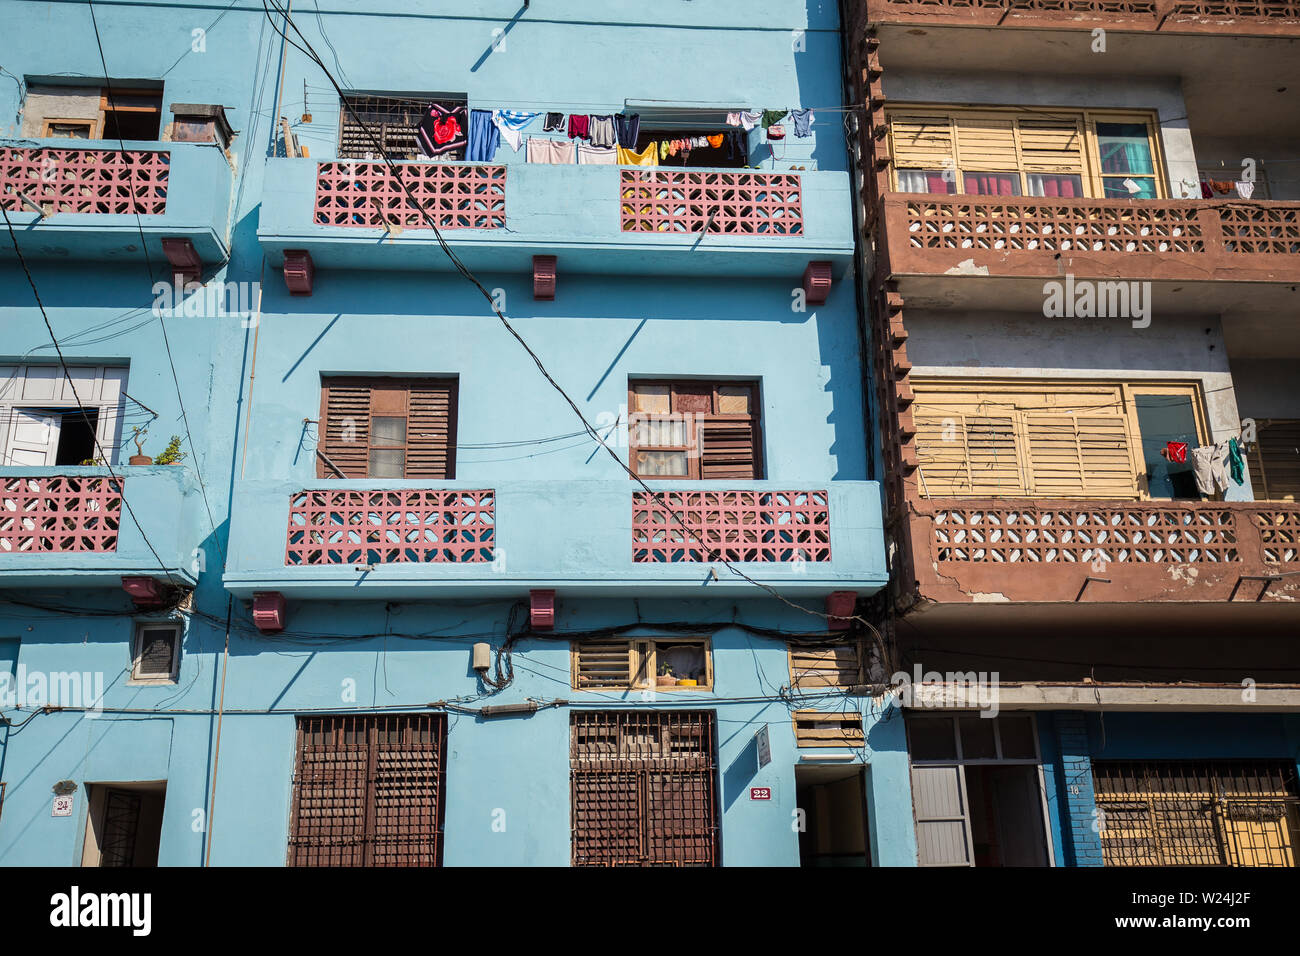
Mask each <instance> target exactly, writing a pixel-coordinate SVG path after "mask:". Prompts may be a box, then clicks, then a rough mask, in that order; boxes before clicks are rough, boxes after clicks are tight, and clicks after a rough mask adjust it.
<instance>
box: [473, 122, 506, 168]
mask: <svg viewBox="0 0 1300 956" xmlns="http://www.w3.org/2000/svg"><path fill="white" fill-rule="evenodd" d="M500 144H501V131H500V130H499V129H498V128H497V124H496V123H495V122H494V121H493V117H492V111H491V110H472V111H471V112H470V114H469V148H468V149H466V151H465V158H466V159H467V160H469V161H470V162H472V163H490V162H492V160H493V159H495V158H496V155H497V147H498V146H499V145H500Z"/></svg>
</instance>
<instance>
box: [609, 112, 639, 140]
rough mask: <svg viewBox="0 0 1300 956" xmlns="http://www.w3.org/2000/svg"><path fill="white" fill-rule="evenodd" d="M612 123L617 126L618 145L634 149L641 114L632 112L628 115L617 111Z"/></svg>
mask: <svg viewBox="0 0 1300 956" xmlns="http://www.w3.org/2000/svg"><path fill="white" fill-rule="evenodd" d="M614 125H615V126H616V127H617V128H618V145H620V146H622V147H623V148H624V149H635V148H636V140H637V137H638V136H640V135H641V114H640V113H632V114H631V115H630V116H629V115H624V114H622V113H619V114H618V115H617V116H615V117H614Z"/></svg>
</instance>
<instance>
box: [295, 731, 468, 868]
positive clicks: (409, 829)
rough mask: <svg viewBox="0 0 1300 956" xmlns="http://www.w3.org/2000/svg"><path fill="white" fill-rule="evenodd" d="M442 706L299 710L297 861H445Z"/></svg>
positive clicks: (375, 863)
mask: <svg viewBox="0 0 1300 956" xmlns="http://www.w3.org/2000/svg"><path fill="white" fill-rule="evenodd" d="M446 743H447V723H446V717H445V716H444V715H442V714H392V715H383V716H355V715H331V716H327V717H300V718H298V756H297V765H296V770H295V772H294V788H293V789H294V792H293V818H292V822H291V829H290V835H289V865H290V866H440V865H441V863H442V832H443V813H444V801H443V792H444V790H445V788H446V766H445V763H444V757H443V755H444V753H445V752H446Z"/></svg>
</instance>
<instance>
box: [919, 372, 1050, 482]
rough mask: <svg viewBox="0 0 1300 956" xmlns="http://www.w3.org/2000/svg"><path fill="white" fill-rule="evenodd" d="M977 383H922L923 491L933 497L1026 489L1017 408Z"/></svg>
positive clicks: (920, 425)
mask: <svg viewBox="0 0 1300 956" xmlns="http://www.w3.org/2000/svg"><path fill="white" fill-rule="evenodd" d="M974 387H978V386H966V387H964V388H963V387H961V386H956V387H952V388H942V387H933V388H931V387H925V386H918V387H917V388H916V406H915V407H916V413H915V422H916V445H917V461H918V462H919V464H920V466H921V477H922V488H923V492H924V493H927V494H929V495H931V496H933V497H943V496H948V495H976V496H978V495H988V496H995V495H1001V496H1006V495H1017V494H1024V493H1025V491H1026V488H1025V486H1024V480H1023V477H1022V476H1023V469H1022V468H1021V466H1020V460H1019V459H1020V456H1019V454H1018V452H1017V448H1016V433H1015V414H1014V409H1012V408H1011V407H1010V406H1009V405H1007V404H1006V403H1005V402H1004V401H1002V400H1000V399H999V398H998V397H997V396H995V395H993V394H991V393H989V392H987V391H974V390H973V388H974Z"/></svg>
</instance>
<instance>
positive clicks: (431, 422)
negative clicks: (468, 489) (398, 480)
mask: <svg viewBox="0 0 1300 956" xmlns="http://www.w3.org/2000/svg"><path fill="white" fill-rule="evenodd" d="M409 409H410V411H409V416H410V417H409V419H408V421H407V429H406V477H407V478H441V479H452V478H455V477H456V382H455V381H452V380H441V381H434V380H430V381H425V382H421V381H413V382H411V384H410V401H409Z"/></svg>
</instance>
